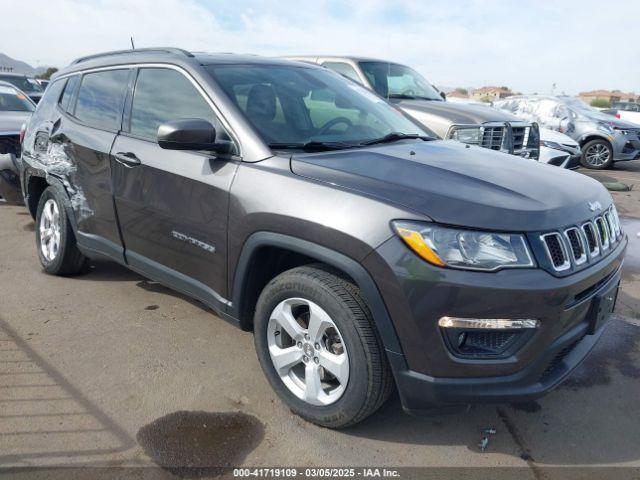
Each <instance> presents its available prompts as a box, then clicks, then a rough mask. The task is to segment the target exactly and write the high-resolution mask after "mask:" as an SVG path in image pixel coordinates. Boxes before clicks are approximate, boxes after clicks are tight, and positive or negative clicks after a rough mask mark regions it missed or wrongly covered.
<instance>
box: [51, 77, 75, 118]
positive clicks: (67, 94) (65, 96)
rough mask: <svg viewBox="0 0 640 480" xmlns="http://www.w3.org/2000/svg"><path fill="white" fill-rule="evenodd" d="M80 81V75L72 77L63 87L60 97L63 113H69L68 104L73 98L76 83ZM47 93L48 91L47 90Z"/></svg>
mask: <svg viewBox="0 0 640 480" xmlns="http://www.w3.org/2000/svg"><path fill="white" fill-rule="evenodd" d="M79 81H80V75H74V76H73V77H70V78H69V79H68V80H67V84H66V85H65V87H64V91H63V92H62V97H60V102H59V103H60V107H61V108H62V109H63V110H64V111H65V112H69V111H70V108H69V107H70V102H71V99H72V98H73V93H74V92H75V91H76V87H77V86H78V82H79ZM47 91H48V90H47Z"/></svg>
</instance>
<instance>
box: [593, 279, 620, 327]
mask: <svg viewBox="0 0 640 480" xmlns="http://www.w3.org/2000/svg"><path fill="white" fill-rule="evenodd" d="M618 286H619V284H618V283H616V284H614V285H613V286H612V287H611V288H609V289H608V290H606V291H604V292H602V293H599V294H597V295H596V296H595V297H594V298H593V301H592V302H591V309H590V310H589V315H588V317H589V330H588V331H587V333H588V334H589V335H593V334H594V333H596V332H597V331H598V330H600V328H601V327H602V326H603V325H604V324H605V323H606V322H607V320H608V319H609V316H610V315H611V313H613V309H614V307H615V306H616V299H617V297H618Z"/></svg>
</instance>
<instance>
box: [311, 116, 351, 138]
mask: <svg viewBox="0 0 640 480" xmlns="http://www.w3.org/2000/svg"><path fill="white" fill-rule="evenodd" d="M340 123H344V124H345V125H346V126H347V127H353V122H352V121H351V120H349V119H348V118H347V117H336V118H333V119H331V120H329V121H328V122H327V123H325V124H324V125H323V126H322V127H321V128H320V131H319V132H318V133H317V135H318V136H321V135H324V134H325V133H327V132H328V131H329V130H331V128H332V127H335V126H336V125H338V124H340Z"/></svg>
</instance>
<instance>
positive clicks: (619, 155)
mask: <svg viewBox="0 0 640 480" xmlns="http://www.w3.org/2000/svg"><path fill="white" fill-rule="evenodd" d="M611 145H612V147H613V161H614V162H623V161H627V160H637V159H640V130H639V131H637V132H636V131H633V132H631V133H629V134H627V135H614V136H613V138H612V140H611Z"/></svg>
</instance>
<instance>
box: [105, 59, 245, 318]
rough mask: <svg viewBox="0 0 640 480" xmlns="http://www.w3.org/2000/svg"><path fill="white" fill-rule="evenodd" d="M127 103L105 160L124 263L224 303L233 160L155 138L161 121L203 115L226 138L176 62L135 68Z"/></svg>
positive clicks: (214, 302)
mask: <svg viewBox="0 0 640 480" xmlns="http://www.w3.org/2000/svg"><path fill="white" fill-rule="evenodd" d="M127 104H128V105H127V109H126V110H127V115H126V117H125V124H124V125H123V132H121V134H120V135H119V136H118V137H117V139H116V141H115V144H114V146H113V149H112V163H111V165H112V168H113V186H114V195H115V204H116V209H117V211H118V217H119V220H120V228H121V232H122V237H123V240H124V245H125V249H126V251H125V255H126V258H127V262H128V263H129V265H131V266H132V267H133V268H134V269H137V270H139V271H141V272H143V273H145V274H146V275H148V276H150V277H151V278H155V279H157V280H160V281H164V282H165V283H168V284H170V285H172V286H173V287H174V288H177V289H179V290H182V291H185V292H186V293H189V294H190V295H193V296H195V297H198V298H200V299H201V300H203V301H205V303H208V304H209V305H211V306H213V307H217V308H224V306H225V304H226V300H225V296H226V294H227V292H226V288H227V287H226V270H227V266H226V255H227V214H228V208H229V189H230V187H231V182H232V180H233V176H234V174H235V171H236V169H237V168H238V162H237V161H233V160H221V159H216V158H215V157H214V156H213V155H212V154H211V153H208V152H192V151H178V150H164V149H162V148H160V147H159V146H158V144H157V141H156V140H157V131H158V126H159V125H160V124H161V123H164V122H167V121H171V120H178V119H181V118H202V119H205V120H208V121H210V122H211V123H212V124H213V125H214V127H216V132H217V137H218V138H225V139H229V137H228V136H227V135H226V133H225V130H224V128H223V127H222V125H221V124H220V122H219V121H218V118H217V117H216V114H215V113H214V111H213V109H212V106H211V105H212V104H211V103H210V100H208V98H207V97H206V96H205V94H204V92H203V91H202V89H201V88H199V86H198V85H197V84H196V83H195V81H194V80H193V79H192V78H191V77H189V76H188V74H187V73H186V72H183V71H182V70H180V69H177V68H175V69H174V68H170V67H147V68H140V69H139V70H138V71H137V79H136V82H135V87H134V90H133V95H132V97H131V99H130V101H127Z"/></svg>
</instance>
